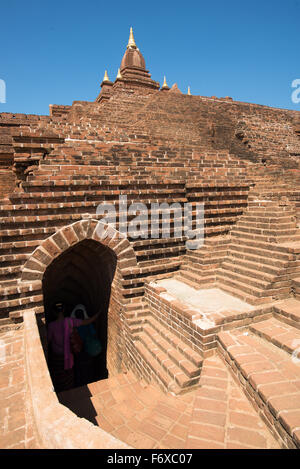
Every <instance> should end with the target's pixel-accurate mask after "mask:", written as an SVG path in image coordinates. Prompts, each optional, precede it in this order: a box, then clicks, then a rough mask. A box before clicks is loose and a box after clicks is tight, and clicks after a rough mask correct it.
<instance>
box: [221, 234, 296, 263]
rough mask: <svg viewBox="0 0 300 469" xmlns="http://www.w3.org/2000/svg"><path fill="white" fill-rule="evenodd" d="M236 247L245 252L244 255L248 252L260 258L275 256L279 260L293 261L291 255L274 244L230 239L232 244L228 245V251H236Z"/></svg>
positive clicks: (283, 248)
mask: <svg viewBox="0 0 300 469" xmlns="http://www.w3.org/2000/svg"><path fill="white" fill-rule="evenodd" d="M237 247H238V248H239V249H241V248H242V249H244V250H246V253H247V252H248V251H249V253H254V254H255V253H257V254H258V255H259V256H262V257H270V256H272V257H275V256H276V258H278V259H279V260H284V261H289V260H293V255H292V254H291V253H289V252H288V249H287V248H286V247H284V246H280V244H276V243H266V242H261V241H256V240H251V243H249V240H243V239H238V238H234V239H232V244H230V248H229V249H230V250H232V249H233V248H234V249H237Z"/></svg>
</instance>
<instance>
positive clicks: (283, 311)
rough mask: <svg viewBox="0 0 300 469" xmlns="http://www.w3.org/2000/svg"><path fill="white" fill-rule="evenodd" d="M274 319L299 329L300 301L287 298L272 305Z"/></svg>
mask: <svg viewBox="0 0 300 469" xmlns="http://www.w3.org/2000/svg"><path fill="white" fill-rule="evenodd" d="M274 311H275V314H276V317H279V319H280V320H281V321H284V322H287V323H288V324H290V325H292V326H293V327H296V328H298V329H300V299H299V300H298V299H297V298H287V299H285V300H283V301H280V302H276V304H275V305H274Z"/></svg>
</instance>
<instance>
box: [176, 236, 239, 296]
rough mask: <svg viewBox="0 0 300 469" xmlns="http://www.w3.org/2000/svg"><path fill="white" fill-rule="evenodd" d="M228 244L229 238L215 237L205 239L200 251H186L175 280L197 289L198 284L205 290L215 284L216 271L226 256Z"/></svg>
mask: <svg viewBox="0 0 300 469" xmlns="http://www.w3.org/2000/svg"><path fill="white" fill-rule="evenodd" d="M229 242H230V238H229V236H216V237H213V238H206V239H205V244H204V246H203V247H202V248H200V249H195V250H187V253H186V255H185V256H183V259H182V264H181V268H180V270H179V272H178V274H177V275H176V278H178V280H181V281H182V282H186V283H188V284H189V285H194V286H196V287H197V288H199V284H200V285H201V287H202V286H203V288H205V285H209V284H213V283H215V282H216V271H217V269H218V268H219V267H220V266H221V264H222V262H223V261H224V258H225V257H226V255H227V249H228V245H229Z"/></svg>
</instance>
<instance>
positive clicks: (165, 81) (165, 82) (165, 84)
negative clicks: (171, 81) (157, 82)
mask: <svg viewBox="0 0 300 469" xmlns="http://www.w3.org/2000/svg"><path fill="white" fill-rule="evenodd" d="M163 88H169V87H168V85H167V80H166V77H165V76H164V82H163V85H162V89H163Z"/></svg>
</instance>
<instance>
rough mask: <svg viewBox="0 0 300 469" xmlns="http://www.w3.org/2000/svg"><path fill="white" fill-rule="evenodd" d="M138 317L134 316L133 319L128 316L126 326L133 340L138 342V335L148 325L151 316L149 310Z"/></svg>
mask: <svg viewBox="0 0 300 469" xmlns="http://www.w3.org/2000/svg"><path fill="white" fill-rule="evenodd" d="M139 313H140V314H138V315H132V316H131V317H127V314H126V315H125V316H126V318H127V319H126V326H127V327H128V329H129V331H130V334H131V335H132V336H133V340H136V339H137V337H138V335H139V334H140V333H141V332H142V331H143V327H144V325H145V324H146V322H147V320H148V317H149V315H150V311H149V309H147V310H144V311H143V312H139Z"/></svg>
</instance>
